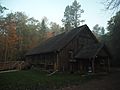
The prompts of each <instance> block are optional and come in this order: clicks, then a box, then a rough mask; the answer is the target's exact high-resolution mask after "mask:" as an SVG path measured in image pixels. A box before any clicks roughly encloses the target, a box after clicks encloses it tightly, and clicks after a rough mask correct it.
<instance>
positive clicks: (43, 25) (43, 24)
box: [41, 17, 48, 40]
mask: <svg viewBox="0 0 120 90" xmlns="http://www.w3.org/2000/svg"><path fill="white" fill-rule="evenodd" d="M47 21H48V19H47V18H46V17H43V19H42V21H41V33H42V34H41V35H42V36H41V37H42V40H45V39H46V32H47V30H48V26H47Z"/></svg>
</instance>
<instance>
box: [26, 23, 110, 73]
mask: <svg viewBox="0 0 120 90" xmlns="http://www.w3.org/2000/svg"><path fill="white" fill-rule="evenodd" d="M109 60H110V53H109V51H108V49H107V47H106V45H105V44H102V43H100V42H99V41H98V40H97V39H96V37H95V36H94V34H93V33H92V32H91V31H90V29H89V27H88V26H87V25H83V26H81V27H77V28H75V29H73V30H70V31H69V32H65V33H62V34H59V35H57V36H54V37H51V38H49V39H47V40H46V41H44V42H42V43H41V44H40V45H38V46H37V47H35V48H33V49H32V50H30V51H29V52H28V53H27V54H26V61H27V62H29V63H30V64H31V65H32V66H34V67H38V68H40V69H41V70H50V71H56V70H59V71H72V72H77V71H78V72H101V71H109V67H110V62H109Z"/></svg>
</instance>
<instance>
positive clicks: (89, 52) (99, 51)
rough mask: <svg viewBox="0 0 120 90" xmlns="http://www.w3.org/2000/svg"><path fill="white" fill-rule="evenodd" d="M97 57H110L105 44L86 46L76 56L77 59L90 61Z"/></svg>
mask: <svg viewBox="0 0 120 90" xmlns="http://www.w3.org/2000/svg"><path fill="white" fill-rule="evenodd" d="M96 55H99V56H102V57H105V56H108V53H107V52H106V49H105V45H104V44H101V43H96V44H92V45H87V46H84V47H83V48H82V49H81V50H80V51H79V52H78V54H77V55H76V56H75V58H76V59H88V58H94V57H96Z"/></svg>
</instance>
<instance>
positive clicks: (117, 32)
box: [107, 11, 120, 66]
mask: <svg viewBox="0 0 120 90" xmlns="http://www.w3.org/2000/svg"><path fill="white" fill-rule="evenodd" d="M107 29H108V31H109V34H110V43H111V50H112V53H113V58H114V61H115V63H116V64H117V65H118V66H119V65H120V55H119V53H120V11H119V12H117V13H116V15H115V16H113V17H112V18H111V19H110V20H109V21H108V27H107Z"/></svg>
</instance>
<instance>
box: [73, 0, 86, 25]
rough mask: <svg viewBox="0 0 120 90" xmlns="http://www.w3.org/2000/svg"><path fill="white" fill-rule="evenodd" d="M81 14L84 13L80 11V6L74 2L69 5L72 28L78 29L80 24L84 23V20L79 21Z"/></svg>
mask: <svg viewBox="0 0 120 90" xmlns="http://www.w3.org/2000/svg"><path fill="white" fill-rule="evenodd" d="M82 13H84V10H83V9H81V5H80V4H79V3H78V2H77V1H76V0H75V1H74V2H73V3H72V5H71V15H72V24H73V27H78V26H79V25H80V22H83V21H84V20H80V18H81V14H82Z"/></svg>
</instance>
